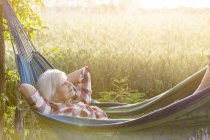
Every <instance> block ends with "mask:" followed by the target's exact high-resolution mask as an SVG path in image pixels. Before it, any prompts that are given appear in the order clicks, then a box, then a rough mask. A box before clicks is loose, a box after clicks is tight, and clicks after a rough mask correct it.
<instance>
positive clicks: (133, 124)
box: [2, 0, 210, 140]
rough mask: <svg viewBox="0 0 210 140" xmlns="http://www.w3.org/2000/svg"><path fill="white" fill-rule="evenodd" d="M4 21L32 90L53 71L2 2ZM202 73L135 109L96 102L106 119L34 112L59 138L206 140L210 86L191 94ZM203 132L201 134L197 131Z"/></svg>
mask: <svg viewBox="0 0 210 140" xmlns="http://www.w3.org/2000/svg"><path fill="white" fill-rule="evenodd" d="M2 4H3V8H4V13H5V18H6V20H7V24H8V26H9V28H10V32H11V34H12V37H13V39H14V42H15V44H16V48H15V47H14V46H13V49H14V52H15V54H16V63H17V67H18V71H19V75H20V80H21V82H22V83H28V84H32V85H34V86H36V81H37V78H38V76H39V75H40V74H41V73H43V72H44V71H46V70H47V69H52V68H54V67H53V66H52V65H51V64H50V63H49V62H48V61H47V60H46V59H45V58H44V56H43V55H41V53H39V52H38V51H37V50H36V48H35V47H34V45H33V43H32V42H31V40H30V38H29V36H28V35H27V32H26V31H25V29H24V27H23V25H22V24H21V23H20V21H19V20H18V18H17V16H16V15H15V13H14V11H13V9H12V8H11V6H10V4H9V3H8V1H7V0H2ZM206 68H207V67H205V68H203V69H202V70H200V71H198V72H197V73H195V74H193V75H192V76H190V77H189V78H187V79H185V80H184V81H182V82H180V83H179V84H177V85H176V86H174V87H173V88H171V89H169V90H168V91H166V92H164V93H162V94H160V95H158V96H155V97H153V98H151V99H148V100H146V101H143V102H140V103H136V104H124V103H116V102H98V101H96V100H94V99H92V101H91V102H92V103H91V104H92V105H96V106H99V107H101V109H103V110H104V111H105V112H106V113H107V114H108V117H109V118H110V119H109V120H96V119H90V118H75V117H71V116H61V115H46V114H41V113H39V112H35V113H36V114H37V115H38V116H39V117H40V118H41V120H43V122H44V123H45V124H47V125H48V126H49V127H51V128H52V129H53V130H55V132H56V134H57V135H58V137H59V138H62V139H87V140H95V139H96V140H97V139H112V140H127V139H131V138H132V139H134V140H137V139H144V140H150V139H157V140H158V139H161V140H164V139H167V140H168V139H188V138H193V137H192V136H193V135H196V137H195V138H197V139H199V138H200V137H201V136H204V137H203V138H206V139H207V138H208V134H207V129H202V128H207V127H208V126H209V124H210V109H209V105H210V87H208V88H206V89H204V90H202V91H200V92H199V93H198V94H196V95H191V94H192V93H193V92H194V91H195V89H196V88H197V87H198V84H199V83H200V81H201V79H202V77H203V75H204V73H205V71H206ZM199 129H200V130H201V133H200V132H199V131H197V130H199Z"/></svg>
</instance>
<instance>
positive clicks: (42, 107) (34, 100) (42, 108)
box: [26, 91, 51, 114]
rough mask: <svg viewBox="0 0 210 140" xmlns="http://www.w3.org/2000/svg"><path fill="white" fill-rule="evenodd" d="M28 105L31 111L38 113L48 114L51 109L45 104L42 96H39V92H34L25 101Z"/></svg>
mask: <svg viewBox="0 0 210 140" xmlns="http://www.w3.org/2000/svg"><path fill="white" fill-rule="evenodd" d="M26 101H27V102H28V104H29V105H30V106H31V108H32V109H33V110H36V111H39V112H41V113H45V114H50V113H51V107H50V106H49V105H48V104H47V102H46V101H45V100H44V98H43V97H42V96H40V94H39V92H38V91H36V92H35V93H34V94H33V95H32V96H30V97H28V98H27V99H26Z"/></svg>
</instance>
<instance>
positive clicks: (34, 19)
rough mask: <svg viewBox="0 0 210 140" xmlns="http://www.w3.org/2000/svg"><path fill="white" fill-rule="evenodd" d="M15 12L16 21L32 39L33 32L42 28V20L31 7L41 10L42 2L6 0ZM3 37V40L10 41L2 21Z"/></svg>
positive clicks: (34, 0)
mask: <svg viewBox="0 0 210 140" xmlns="http://www.w3.org/2000/svg"><path fill="white" fill-rule="evenodd" d="M8 1H9V2H10V4H11V6H12V8H13V10H14V11H15V13H16V15H17V17H18V19H19V20H20V22H21V23H22V25H23V26H24V28H25V29H26V31H27V32H28V34H29V35H30V36H31V37H33V36H34V31H36V30H40V29H42V28H44V26H43V25H42V20H41V18H40V16H39V15H38V14H36V13H35V12H34V10H33V7H36V6H38V7H40V8H43V7H44V4H43V0H8ZM3 23H4V29H5V32H4V37H5V39H7V40H8V39H10V36H9V29H8V26H7V24H6V20H5V19H4V21H3Z"/></svg>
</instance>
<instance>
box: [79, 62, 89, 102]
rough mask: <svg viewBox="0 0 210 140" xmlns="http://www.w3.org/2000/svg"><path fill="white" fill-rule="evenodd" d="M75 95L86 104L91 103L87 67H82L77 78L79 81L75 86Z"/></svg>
mask: <svg viewBox="0 0 210 140" xmlns="http://www.w3.org/2000/svg"><path fill="white" fill-rule="evenodd" d="M77 94H78V96H79V97H81V98H82V99H83V100H84V101H85V102H86V103H87V104H89V103H90V102H91V94H92V89H91V77H90V71H89V68H88V66H84V67H83V68H82V71H81V73H80V76H79V81H78V84H77Z"/></svg>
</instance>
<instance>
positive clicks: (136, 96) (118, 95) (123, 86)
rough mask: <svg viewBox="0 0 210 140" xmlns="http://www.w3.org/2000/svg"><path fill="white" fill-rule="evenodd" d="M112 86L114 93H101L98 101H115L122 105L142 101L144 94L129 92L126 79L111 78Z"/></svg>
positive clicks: (134, 91)
mask: <svg viewBox="0 0 210 140" xmlns="http://www.w3.org/2000/svg"><path fill="white" fill-rule="evenodd" d="M111 81H112V85H113V86H114V91H103V92H99V96H100V97H99V99H98V101H107V102H109V101H115V102H123V103H131V104H132V103H137V102H141V101H143V100H144V96H145V94H144V93H140V92H138V91H137V90H131V89H130V88H129V87H128V78H127V77H125V78H122V79H117V78H112V80H111Z"/></svg>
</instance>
